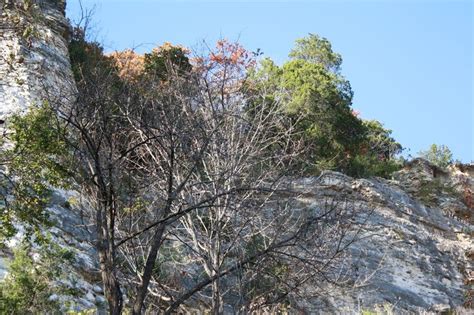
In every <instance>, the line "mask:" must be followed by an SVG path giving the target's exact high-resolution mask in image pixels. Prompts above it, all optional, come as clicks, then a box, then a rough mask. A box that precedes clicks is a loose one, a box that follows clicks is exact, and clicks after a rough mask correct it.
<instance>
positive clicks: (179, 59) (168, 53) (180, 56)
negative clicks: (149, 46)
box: [145, 43, 192, 80]
mask: <svg viewBox="0 0 474 315" xmlns="http://www.w3.org/2000/svg"><path fill="white" fill-rule="evenodd" d="M191 68H192V66H191V64H190V63H189V58H188V56H187V52H186V50H185V49H184V48H182V47H179V46H173V45H171V44H168V43H167V44H164V45H163V46H161V47H159V48H158V49H154V50H153V51H152V52H151V53H148V54H145V73H146V74H148V75H153V76H155V77H157V78H159V79H160V80H166V78H167V77H168V74H169V71H171V70H174V71H178V74H181V75H182V74H186V73H188V72H189V71H190V70H191Z"/></svg>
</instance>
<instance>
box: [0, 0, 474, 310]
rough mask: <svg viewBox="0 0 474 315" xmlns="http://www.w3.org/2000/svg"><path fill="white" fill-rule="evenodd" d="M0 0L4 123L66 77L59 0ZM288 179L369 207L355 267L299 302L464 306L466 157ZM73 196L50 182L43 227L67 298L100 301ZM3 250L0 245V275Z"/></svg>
mask: <svg viewBox="0 0 474 315" xmlns="http://www.w3.org/2000/svg"><path fill="white" fill-rule="evenodd" d="M0 3H1V7H2V12H1V21H0V105H1V106H0V120H1V121H3V120H6V122H7V124H8V116H9V115H11V114H12V113H15V112H21V111H24V110H26V109H27V108H28V107H29V106H31V104H34V103H37V102H42V101H43V100H46V99H51V98H52V97H54V98H61V99H62V100H63V101H64V102H67V101H68V100H69V98H70V97H71V95H73V92H74V87H73V85H72V84H71V82H72V74H71V69H70V64H69V57H68V54H67V34H68V30H69V26H68V23H67V21H66V19H65V17H64V5H65V4H64V3H63V1H56V0H42V1H39V0H38V1H32V2H31V1H29V2H26V1H11V0H10V1H5V0H3V1H0ZM27 3H32V4H27ZM45 91H48V94H45ZM3 125H5V124H3ZM292 188H293V189H294V190H296V191H297V192H299V193H300V197H299V202H300V203H301V204H302V205H304V206H307V207H313V206H315V205H318V204H320V203H321V202H323V200H324V197H327V196H331V197H332V198H334V199H336V200H341V201H344V202H350V203H352V204H354V205H357V207H360V208H361V209H370V216H368V217H364V218H362V217H361V218H360V219H361V220H366V221H364V222H365V229H364V234H363V236H364V238H363V239H361V240H360V241H359V242H357V243H356V244H355V245H354V246H353V248H352V249H351V253H352V256H353V257H354V268H357V271H358V276H357V275H356V276H355V277H354V279H352V282H350V283H351V286H350V287H348V288H344V289H341V288H333V290H331V294H328V295H327V296H326V297H325V298H323V299H321V298H319V299H317V300H316V299H315V300H309V301H299V302H298V308H299V309H300V310H301V311H303V312H305V313H357V312H361V311H363V310H369V309H374V308H375V307H376V306H377V305H385V307H388V308H390V309H394V310H396V311H397V312H401V313H403V312H406V313H413V312H421V311H433V312H443V311H448V310H455V309H457V310H459V311H460V312H466V313H468V312H469V307H472V305H473V301H472V299H473V287H472V285H473V282H474V271H473V261H472V259H473V258H474V248H473V238H472V236H473V228H474V226H473V218H474V209H473V204H474V203H473V191H474V165H472V164H471V165H453V166H451V167H450V168H449V169H447V170H442V169H439V168H437V167H435V166H433V165H431V164H429V163H428V162H426V161H424V160H421V159H416V160H414V161H412V162H411V163H409V164H407V165H406V167H405V168H404V169H403V170H401V171H399V172H397V173H396V174H394V178H393V180H384V179H380V178H372V179H354V178H351V177H348V176H345V175H343V174H340V173H335V172H325V173H323V174H322V175H321V176H319V177H314V178H301V179H297V180H295V181H294V182H293V183H292ZM76 197H77V193H75V192H65V191H59V190H58V191H55V193H54V195H53V199H52V202H51V206H50V208H49V210H50V212H51V214H52V218H53V220H54V221H55V222H56V226H55V227H54V228H53V229H52V230H51V232H52V233H53V235H54V237H55V239H56V241H57V242H58V243H59V244H61V245H62V246H67V247H68V248H71V249H72V250H73V251H74V252H75V253H76V263H75V272H74V273H73V274H71V278H70V279H65V281H66V282H68V281H69V283H70V285H71V286H72V287H75V288H78V289H79V290H80V292H81V294H80V297H78V298H77V301H76V302H77V303H76V305H75V306H74V308H76V309H88V308H96V307H97V305H102V303H103V301H104V300H103V297H102V295H101V292H102V291H101V288H100V282H99V279H98V277H97V275H96V273H95V272H96V271H97V257H96V253H95V251H94V249H93V246H92V244H91V243H90V239H91V234H90V231H89V230H88V229H87V225H88V224H87V222H86V221H84V218H83V217H82V215H81V209H75V208H74V207H70V206H69V205H70V202H69V201H70V200H71V199H72V198H76ZM11 245H12V246H14V242H12V243H11ZM10 254H11V253H10V252H9V251H8V250H5V251H3V253H1V256H2V257H3V259H2V260H0V274H1V275H4V274H5V268H6V265H7V260H8V258H9V257H10ZM463 306H464V307H466V308H462V307H463ZM99 308H100V307H99ZM461 308H462V309H461ZM471 310H472V309H471Z"/></svg>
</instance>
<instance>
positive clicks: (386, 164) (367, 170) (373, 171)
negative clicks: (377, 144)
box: [345, 153, 404, 178]
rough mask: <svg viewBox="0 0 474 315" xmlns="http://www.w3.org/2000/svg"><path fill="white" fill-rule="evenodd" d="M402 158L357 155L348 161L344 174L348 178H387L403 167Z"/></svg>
mask: <svg viewBox="0 0 474 315" xmlns="http://www.w3.org/2000/svg"><path fill="white" fill-rule="evenodd" d="M403 161H404V160H403V158H391V159H381V158H380V157H379V156H377V155H374V154H370V153H369V154H358V155H356V156H355V157H354V158H352V159H351V160H350V162H349V163H348V165H347V167H346V169H345V172H346V173H347V174H349V175H350V176H354V177H359V178H363V177H364V178H366V177H370V176H379V177H383V178H389V177H390V175H391V174H392V173H394V172H396V171H399V170H400V169H401V168H402V167H403Z"/></svg>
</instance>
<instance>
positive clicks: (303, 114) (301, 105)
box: [249, 34, 364, 172]
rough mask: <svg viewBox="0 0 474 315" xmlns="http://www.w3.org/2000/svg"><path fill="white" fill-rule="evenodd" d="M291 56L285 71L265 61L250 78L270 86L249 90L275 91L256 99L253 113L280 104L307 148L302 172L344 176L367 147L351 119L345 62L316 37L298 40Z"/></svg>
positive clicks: (359, 127) (354, 119) (359, 123)
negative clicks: (343, 72)
mask: <svg viewBox="0 0 474 315" xmlns="http://www.w3.org/2000/svg"><path fill="white" fill-rule="evenodd" d="M289 56H290V58H291V59H290V60H289V61H288V62H286V63H285V64H283V66H281V67H279V66H277V65H276V64H275V63H273V62H272V61H271V60H270V59H265V60H264V61H263V62H262V63H261V66H260V68H259V69H258V70H256V71H255V72H253V73H250V81H252V79H255V81H257V82H261V81H262V80H264V81H265V80H266V83H265V84H262V83H260V84H258V85H255V86H251V87H252V88H253V89H255V90H257V91H258V90H261V89H265V90H267V91H272V94H273V96H272V98H270V99H266V100H261V99H256V100H254V102H253V103H252V104H251V106H250V107H249V108H253V107H258V106H264V104H265V103H266V104H268V102H272V101H274V102H279V103H280V104H281V108H282V112H283V113H284V114H285V115H287V116H289V117H290V118H292V119H293V120H294V121H297V124H298V128H299V130H300V131H301V136H302V139H303V141H304V142H305V144H306V147H307V154H306V156H305V157H304V158H303V159H302V164H303V168H304V169H305V170H306V171H307V172H315V171H316V172H318V171H321V170H323V169H336V170H341V171H344V170H346V169H347V165H348V163H349V161H350V159H351V158H352V157H354V156H355V155H356V153H357V151H358V148H359V146H360V144H361V143H362V141H363V138H364V126H363V125H362V121H361V120H360V119H358V118H357V117H356V116H355V115H353V113H352V109H351V104H352V96H353V92H352V89H351V86H350V83H349V81H347V80H346V79H345V78H344V77H343V76H342V75H341V74H340V73H339V69H340V65H341V63H342V58H341V56H340V55H339V54H337V53H335V52H333V51H332V48H331V44H330V43H329V41H328V40H327V39H325V38H320V37H319V36H317V35H313V34H310V35H309V36H308V37H306V38H303V39H299V40H297V41H296V46H295V48H294V49H293V50H292V51H291V53H290V55H289ZM250 85H251V84H250Z"/></svg>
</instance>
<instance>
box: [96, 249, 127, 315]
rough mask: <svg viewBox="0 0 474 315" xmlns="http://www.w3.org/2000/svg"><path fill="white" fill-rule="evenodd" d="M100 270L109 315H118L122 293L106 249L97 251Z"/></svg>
mask: <svg viewBox="0 0 474 315" xmlns="http://www.w3.org/2000/svg"><path fill="white" fill-rule="evenodd" d="M99 259H100V269H101V276H102V282H103V284H104V292H105V298H106V299H107V302H108V305H109V314H110V315H120V314H121V313H122V307H123V297H122V291H121V290H120V282H119V281H118V279H117V275H116V272H115V270H114V268H113V259H112V257H110V255H109V254H108V252H107V247H105V246H104V247H102V248H100V249H99Z"/></svg>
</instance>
